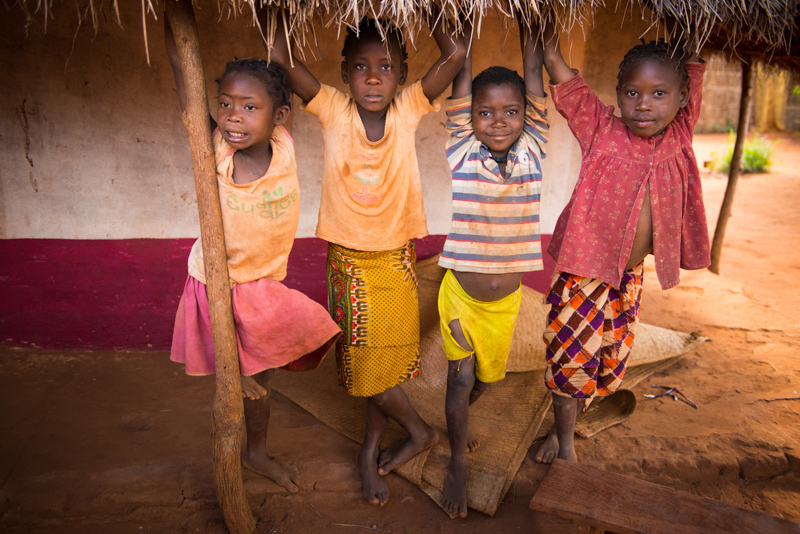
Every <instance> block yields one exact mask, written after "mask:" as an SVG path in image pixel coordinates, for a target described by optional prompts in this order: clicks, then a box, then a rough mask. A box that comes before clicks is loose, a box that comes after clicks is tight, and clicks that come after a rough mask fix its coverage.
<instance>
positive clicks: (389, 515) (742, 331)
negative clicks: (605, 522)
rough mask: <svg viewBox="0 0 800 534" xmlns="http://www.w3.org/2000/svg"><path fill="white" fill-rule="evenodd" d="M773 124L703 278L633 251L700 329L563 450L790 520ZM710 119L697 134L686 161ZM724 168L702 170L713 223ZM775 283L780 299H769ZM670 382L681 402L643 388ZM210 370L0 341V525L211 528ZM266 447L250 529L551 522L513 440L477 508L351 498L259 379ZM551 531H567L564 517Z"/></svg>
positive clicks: (799, 191)
mask: <svg viewBox="0 0 800 534" xmlns="http://www.w3.org/2000/svg"><path fill="white" fill-rule="evenodd" d="M770 137H771V138H772V139H774V140H777V141H778V142H777V144H776V145H775V157H774V159H775V163H774V165H773V168H772V172H771V173H770V174H766V175H757V176H746V177H744V178H743V179H742V181H741V183H740V185H739V190H738V193H737V196H736V201H735V206H734V215H733V217H732V219H731V220H730V223H729V225H728V232H727V237H726V244H725V249H724V253H723V258H722V274H721V276H716V275H713V274H711V273H709V272H707V271H696V272H683V273H682V283H681V285H680V286H679V287H677V288H675V289H672V290H669V291H666V292H664V291H661V290H660V289H659V288H658V284H657V282H656V280H655V272H654V268H653V263H652V261H650V262H649V263H648V264H647V266H646V267H647V275H646V276H647V278H646V283H645V297H644V304H643V316H642V320H643V321H644V322H647V323H650V324H654V325H658V326H663V327H668V328H674V329H677V330H682V331H687V332H691V331H700V332H701V333H702V334H703V335H704V336H707V337H709V338H711V339H712V341H711V342H709V343H705V344H704V345H702V346H701V348H700V349H699V350H697V351H696V352H694V353H691V354H688V355H687V356H686V357H685V358H684V359H683V360H681V361H680V362H679V363H678V364H676V365H674V366H673V367H671V368H669V369H668V370H667V371H666V372H664V373H661V374H659V375H656V376H653V377H652V378H651V379H649V380H646V381H644V382H642V383H641V384H639V385H638V386H637V387H636V388H635V389H634V392H635V393H636V396H637V398H638V401H639V404H638V407H637V411H636V412H635V413H634V415H633V416H632V417H631V418H629V419H628V420H627V421H626V422H625V423H623V424H621V425H618V426H616V427H613V428H611V429H609V430H606V431H604V432H601V433H600V434H597V435H596V436H594V437H593V438H591V439H581V440H578V442H577V452H578V455H579V457H580V461H581V462H584V463H586V464H589V465H592V466H595V467H598V468H602V469H605V470H608V471H612V472H615V473H620V474H624V475H629V476H632V477H636V478H640V479H643V480H647V481H650V482H654V483H658V484H662V485H665V486H669V487H671V488H675V489H679V490H683V491H687V492H689V493H692V494H696V495H700V496H703V497H709V498H712V499H716V500H719V501H722V502H724V503H727V504H731V505H736V506H740V507H744V508H747V509H751V510H757V511H760V512H765V513H767V514H771V515H775V516H779V517H784V518H786V519H789V520H791V521H794V522H796V523H797V522H800V393H798V391H800V367H798V365H797V361H798V360H797V352H798V349H800V325H799V324H798V320H797V313H796V304H795V303H794V299H793V298H791V297H788V296H790V295H796V294H798V293H800V245H799V244H800V138H798V137H797V136H791V135H780V136H770ZM726 142H727V135H725V134H722V135H701V136H698V137H697V138H696V143H695V149H696V152H697V155H698V159H699V161H700V162H701V163H702V162H703V161H705V160H708V159H710V156H709V154H710V152H712V151H717V152H719V151H721V150H723V148H724V144H725V143H726ZM725 185H726V180H725V177H724V176H720V175H714V174H711V173H708V174H706V175H705V176H704V178H703V186H704V188H705V199H706V209H707V211H708V213H709V218H710V219H711V220H710V221H709V224H710V228H711V231H712V232H713V228H714V224H715V220H716V215H717V213H718V211H719V206H720V203H721V200H722V195H723V193H724V190H725ZM784 296H787V298H786V299H784V298H783V297H784ZM651 384H666V385H669V386H677V387H679V388H680V389H681V391H683V392H684V393H685V394H686V395H687V396H689V397H690V398H691V399H692V400H694V401H695V402H696V403H697V404H698V405H699V408H698V409H696V410H695V409H693V408H691V407H690V406H688V405H686V404H683V403H680V402H674V401H672V400H671V399H668V398H667V399H666V400H665V399H652V400H651V399H646V398H645V397H644V395H645V394H647V393H651V392H652V388H651ZM213 391H214V383H213V378H190V377H187V376H185V375H184V374H183V371H182V369H181V368H180V367H179V366H177V365H175V364H172V363H170V362H169V361H168V356H167V354H165V353H152V352H151V353H92V352H80V353H63V352H61V353H55V352H47V351H38V352H32V351H14V350H4V351H2V352H0V413H2V417H0V433H1V435H2V438H0V532H30V533H45V532H46V533H61V534H77V533H87V532H89V533H115V534H125V533H178V532H180V533H189V532H211V533H217V532H219V533H222V532H225V529H224V526H223V524H222V518H221V515H220V512H219V509H218V505H217V502H216V498H215V494H214V484H213V476H212V462H211V439H210V428H211V416H210V406H211V399H212V396H213ZM273 405H274V409H273V417H272V421H271V427H270V431H271V434H270V438H269V447H270V450H271V452H272V454H274V455H275V456H276V457H277V458H278V459H279V460H281V461H285V462H289V463H291V464H293V465H294V466H296V467H297V468H298V469H299V471H300V473H301V477H302V490H301V492H300V493H299V494H297V495H289V494H287V493H285V492H284V491H282V490H281V489H280V488H279V487H278V486H276V485H275V484H274V483H272V482H270V481H268V480H266V479H264V478H261V477H258V476H256V475H253V474H252V473H249V472H246V471H245V473H244V479H245V488H246V491H247V495H248V498H249V500H250V504H251V507H252V509H253V511H254V513H255V515H256V516H257V518H258V519H259V526H258V531H259V532H263V533H267V532H275V533H306V532H332V533H341V534H350V533H353V534H356V533H364V532H384V533H397V534H399V533H416V532H439V531H441V532H459V533H479V532H487V531H489V530H492V531H495V532H517V531H519V532H555V531H556V527H554V526H548V524H549V523H548V518H547V517H543V516H542V515H541V514H535V513H533V512H531V510H530V509H529V503H530V500H531V497H532V495H533V493H534V491H535V488H536V484H537V482H538V480H540V479H541V477H542V476H543V474H544V473H545V471H546V468H544V467H543V466H540V465H537V464H536V463H535V462H534V461H533V459H532V456H533V451H535V450H536V447H537V446H538V444H537V443H534V445H533V447H532V449H531V452H530V453H529V455H528V457H527V458H526V460H525V461H524V462H523V465H522V467H521V469H520V471H519V473H518V476H517V479H516V482H515V483H514V485H513V486H512V488H511V490H510V491H509V493H508V495H507V497H506V499H505V501H504V502H503V504H502V505H501V506H500V509H499V511H498V513H497V515H496V516H495V517H494V518H489V517H487V516H484V515H482V514H480V513H478V512H474V511H471V512H470V515H469V516H468V517H467V518H466V519H463V520H462V519H459V520H450V519H448V518H447V516H446V515H445V514H444V513H443V512H442V511H441V509H439V507H438V506H436V505H435V504H434V503H433V502H432V501H431V500H430V499H429V498H428V497H427V496H426V495H425V494H424V493H422V491H420V490H419V489H418V488H417V487H416V486H414V485H412V484H410V483H408V482H406V481H405V480H404V479H402V478H400V477H399V476H396V475H390V476H389V477H388V484H389V487H390V489H391V491H392V496H391V498H390V501H389V503H388V504H387V505H386V506H385V507H382V508H378V507H373V506H370V505H368V504H367V503H366V502H364V500H363V499H362V497H361V493H360V484H359V482H358V479H357V477H356V471H355V466H354V462H353V459H354V455H355V453H356V451H357V449H358V445H357V444H356V443H354V442H352V441H350V440H348V439H346V438H344V437H342V436H341V435H339V434H337V433H336V432H334V431H333V430H331V429H329V428H328V427H326V426H324V425H323V424H321V423H320V422H318V421H317V420H316V419H314V418H313V417H311V416H310V415H309V414H308V413H306V412H305V411H303V410H302V409H300V408H298V407H297V406H296V405H294V404H293V403H292V402H290V401H288V400H287V399H286V398H285V397H282V396H280V395H277V394H276V395H275V397H274V403H273ZM566 531H569V529H567V530H566Z"/></svg>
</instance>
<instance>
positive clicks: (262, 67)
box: [216, 57, 292, 110]
mask: <svg viewBox="0 0 800 534" xmlns="http://www.w3.org/2000/svg"><path fill="white" fill-rule="evenodd" d="M240 73H241V74H249V75H250V76H252V77H254V78H255V79H257V80H258V81H260V82H261V83H262V84H263V85H264V88H265V89H266V90H267V94H268V95H269V96H270V98H271V99H272V109H273V110H275V109H278V108H279V107H282V106H288V107H290V108H291V107H292V99H291V96H292V89H291V87H290V86H289V78H288V76H287V75H286V71H285V70H283V67H281V66H280V65H278V64H277V63H275V62H272V63H267V62H266V61H264V60H263V59H258V58H254V57H248V58H244V59H238V58H234V60H233V61H228V62H227V63H226V64H225V71H224V72H223V73H222V74H221V75H220V77H219V78H217V79H216V82H217V89H220V88H221V87H222V82H223V81H225V78H227V77H228V76H229V75H231V74H240Z"/></svg>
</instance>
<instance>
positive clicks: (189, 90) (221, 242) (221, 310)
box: [165, 0, 256, 534]
mask: <svg viewBox="0 0 800 534" xmlns="http://www.w3.org/2000/svg"><path fill="white" fill-rule="evenodd" d="M165 7H166V12H167V16H168V18H169V22H170V25H171V27H172V33H173V34H174V35H175V43H176V44H177V46H178V53H179V55H180V61H181V70H182V71H183V76H184V85H185V86H186V111H185V112H184V113H183V125H184V126H185V127H186V131H187V132H188V134H189V144H190V145H191V150H192V163H193V167H194V179H195V190H196V192H197V209H198V211H199V212H200V235H201V239H202V243H203V262H204V267H205V275H206V289H207V291H208V303H209V311H210V315H211V330H212V334H213V337H214V357H215V358H216V381H217V390H216V395H215V396H214V407H213V442H214V484H215V487H216V490H217V500H218V501H219V505H220V508H221V509H222V517H223V519H224V520H225V525H226V526H227V527H228V531H229V532H231V533H232V534H251V533H252V532H253V530H254V529H255V527H256V520H255V518H254V517H253V514H252V513H251V511H250V506H249V504H248V502H247V496H246V495H245V492H244V486H243V484H242V464H241V458H240V451H241V449H242V440H243V438H244V406H243V404H242V386H241V378H240V374H239V357H238V349H237V343H236V331H235V330H234V326H233V309H232V307H231V288H230V283H229V281H228V265H227V258H226V254H225V237H224V235H223V232H222V211H221V209H220V202H219V190H218V188H217V171H216V164H215V162H214V149H213V146H212V143H211V122H210V120H209V115H208V101H207V98H208V96H207V93H206V84H205V77H204V74H203V65H202V62H201V60H200V43H199V39H198V36H197V24H196V23H195V18H194V12H193V10H192V4H191V0H166V2H165Z"/></svg>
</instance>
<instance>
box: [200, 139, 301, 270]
mask: <svg viewBox="0 0 800 534" xmlns="http://www.w3.org/2000/svg"><path fill="white" fill-rule="evenodd" d="M270 145H271V146H272V161H271V162H270V165H269V169H268V170H267V173H266V174H265V175H264V176H262V177H261V178H259V179H258V180H254V181H252V182H250V183H248V184H241V185H240V184H236V183H234V182H233V154H234V153H235V152H236V150H234V149H233V148H231V146H230V145H229V144H228V143H227V142H226V141H225V140H224V139H223V138H222V134H220V133H219V131H216V132H215V133H214V152H215V154H214V155H215V160H216V163H217V185H218V186H219V200H220V205H221V207H222V227H223V228H224V231H225V252H226V254H227V256H228V275H229V277H230V281H231V285H232V286H233V285H235V284H243V283H245V282H252V281H253V280H258V279H260V278H269V279H270V280H278V281H280V280H283V279H284V278H286V263H287V261H288V259H289V252H290V251H291V250H292V244H293V243H294V236H295V233H296V232H297V221H298V220H299V218H300V204H299V201H300V184H299V183H298V181H297V164H296V162H295V159H294V145H293V142H292V138H291V137H290V136H289V133H288V132H287V131H286V130H285V129H284V128H283V126H278V127H276V128H275V130H273V132H272V140H271V141H270ZM189 274H190V275H191V276H192V277H194V278H196V279H197V280H198V281H200V282H202V283H204V284H205V283H206V277H205V271H204V269H203V248H202V245H201V243H200V240H199V239H198V240H197V241H196V242H195V244H194V246H193V247H192V251H191V253H190V254H189Z"/></svg>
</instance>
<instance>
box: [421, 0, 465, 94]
mask: <svg viewBox="0 0 800 534" xmlns="http://www.w3.org/2000/svg"><path fill="white" fill-rule="evenodd" d="M436 15H437V13H434V14H432V15H431V17H435V16H436ZM440 19H441V20H440V22H439V24H437V25H436V26H435V27H434V28H432V33H433V39H434V40H435V41H436V46H438V47H439V51H440V52H441V55H440V56H439V59H437V60H436V62H435V63H434V64H433V65H432V66H431V68H430V69H428V72H427V73H426V74H425V76H423V77H422V92H423V93H425V96H427V97H428V100H430V101H431V102H433V101H434V100H436V98H437V97H438V96H439V95H441V94H442V93H443V92H444V90H445V89H447V86H448V85H450V82H452V81H453V79H454V78H455V77H456V75H458V74H459V72H460V71H461V72H463V71H462V66H463V65H464V60H465V58H466V56H467V45H466V44H465V43H464V36H463V35H460V34H454V32H453V26H452V25H451V24H450V21H449V20H447V17H445V16H444V14H442V15H441V17H440ZM468 77H469V78H470V81H469V82H470V87H471V86H472V79H471V77H472V68H471V67H470V74H469V76H468ZM453 90H454V91H455V87H454V88H453ZM470 90H471V89H470ZM467 94H469V91H468V92H467ZM453 96H455V95H453ZM462 96H464V95H462Z"/></svg>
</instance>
